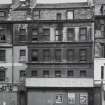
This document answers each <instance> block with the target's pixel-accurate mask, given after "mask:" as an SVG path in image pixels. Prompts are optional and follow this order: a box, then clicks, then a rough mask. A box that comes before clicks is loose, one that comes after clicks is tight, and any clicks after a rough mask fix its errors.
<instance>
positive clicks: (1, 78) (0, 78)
mask: <svg viewBox="0 0 105 105" xmlns="http://www.w3.org/2000/svg"><path fill="white" fill-rule="evenodd" d="M0 81H5V71H0Z"/></svg>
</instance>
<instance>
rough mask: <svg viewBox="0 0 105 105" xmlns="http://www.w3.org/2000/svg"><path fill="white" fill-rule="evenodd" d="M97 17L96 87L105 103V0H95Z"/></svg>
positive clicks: (95, 15) (102, 103)
mask: <svg viewBox="0 0 105 105" xmlns="http://www.w3.org/2000/svg"><path fill="white" fill-rule="evenodd" d="M94 5H95V6H94V7H95V9H94V10H95V11H94V18H95V58H94V81H95V87H97V88H99V89H100V92H101V97H100V98H101V105H104V104H105V19H104V18H105V11H104V10H105V1H104V0H101V1H99V0H94Z"/></svg>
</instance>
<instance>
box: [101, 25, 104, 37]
mask: <svg viewBox="0 0 105 105" xmlns="http://www.w3.org/2000/svg"><path fill="white" fill-rule="evenodd" d="M101 35H102V37H105V25H104V24H102V25H101Z"/></svg>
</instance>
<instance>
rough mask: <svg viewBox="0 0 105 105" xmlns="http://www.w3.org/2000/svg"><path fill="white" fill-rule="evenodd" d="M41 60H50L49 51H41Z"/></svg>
mask: <svg viewBox="0 0 105 105" xmlns="http://www.w3.org/2000/svg"><path fill="white" fill-rule="evenodd" d="M43 60H44V61H49V60H50V50H49V49H46V50H43Z"/></svg>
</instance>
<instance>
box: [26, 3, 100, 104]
mask: <svg viewBox="0 0 105 105" xmlns="http://www.w3.org/2000/svg"><path fill="white" fill-rule="evenodd" d="M32 16H33V17H32V20H31V21H30V23H29V26H28V27H29V34H28V62H27V66H28V67H27V70H26V74H27V77H26V88H27V105H34V104H35V103H36V104H37V105H41V104H43V105H57V104H61V105H67V104H70V105H93V104H94V91H93V89H94V86H93V79H94V66H93V63H94V58H93V57H94V56H93V55H94V50H93V42H94V21H93V7H91V6H90V5H89V4H88V2H83V3H63V4H62V3H60V4H37V5H36V7H35V8H33V11H32ZM95 105H98V104H95Z"/></svg>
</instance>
